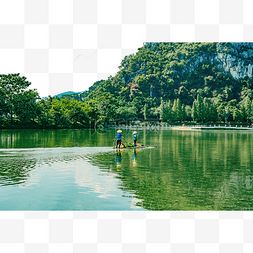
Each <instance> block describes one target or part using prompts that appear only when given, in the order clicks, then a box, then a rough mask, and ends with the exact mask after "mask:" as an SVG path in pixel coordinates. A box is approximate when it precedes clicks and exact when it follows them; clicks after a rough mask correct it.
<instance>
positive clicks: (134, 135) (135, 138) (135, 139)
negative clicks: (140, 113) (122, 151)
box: [133, 131, 137, 147]
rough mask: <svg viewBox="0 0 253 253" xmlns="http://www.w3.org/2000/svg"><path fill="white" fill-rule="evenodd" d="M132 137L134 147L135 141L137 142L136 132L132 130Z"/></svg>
mask: <svg viewBox="0 0 253 253" xmlns="http://www.w3.org/2000/svg"><path fill="white" fill-rule="evenodd" d="M133 139H134V147H136V142H137V132H136V131H134V132H133Z"/></svg>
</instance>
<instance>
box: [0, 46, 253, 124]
mask: <svg viewBox="0 0 253 253" xmlns="http://www.w3.org/2000/svg"><path fill="white" fill-rule="evenodd" d="M119 64H120V66H119V71H118V72H117V73H116V74H115V76H110V77H109V78H108V79H107V80H99V81H97V82H96V83H94V84H93V86H91V87H90V88H89V89H88V90H87V91H84V92H79V93H72V94H68V95H65V96H61V97H51V96H49V97H47V98H40V96H39V94H38V92H37V91H36V90H32V89H29V85H30V84H31V83H30V82H29V81H28V80H27V79H26V78H25V77H22V76H20V75H19V74H8V75H0V88H1V89H0V127H1V128H11V127H12V128H13V127H26V128H27V127H33V128H84V127H91V126H94V125H96V124H98V125H105V124H110V123H117V122H121V123H123V122H126V123H130V122H134V121H136V120H139V121H141V122H158V121H159V122H165V123H168V124H181V123H182V122H183V123H189V124H203V123H204V124H205V123H206V124H207V123H208V124H209V123H218V122H219V123H229V124H238V123H240V124H251V123H252V122H253V102H252V101H253V79H252V77H253V76H252V74H253V73H252V69H253V43H144V44H143V47H141V48H139V49H138V51H137V53H136V54H131V55H128V56H126V57H125V58H124V59H123V60H122V61H121V63H119ZM59 85H60V84H59Z"/></svg>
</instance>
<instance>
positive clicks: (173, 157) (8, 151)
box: [0, 130, 253, 210]
mask: <svg viewBox="0 0 253 253" xmlns="http://www.w3.org/2000/svg"><path fill="white" fill-rule="evenodd" d="M123 136H124V137H125V138H126V139H127V141H131V140H132V131H129V130H124V131H123ZM114 137H115V130H108V131H106V132H101V131H100V132H98V131H93V130H11V131H10V130H1V131H0V196H1V198H0V210H253V183H252V180H253V159H252V158H251V157H252V147H253V131H251V130H249V131H240V130H239V131H233V130H230V131H228V130H227V131H226V130H224V131H211V130H207V131H173V130H159V131H158V130H152V131H144V130H143V131H138V142H140V143H143V144H146V145H155V146H157V148H149V149H139V150H138V149H136V150H121V151H120V152H118V151H115V150H113V149H112V148H111V147H112V144H113V142H112V139H113V138H114Z"/></svg>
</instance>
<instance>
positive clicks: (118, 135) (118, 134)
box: [116, 130, 122, 148]
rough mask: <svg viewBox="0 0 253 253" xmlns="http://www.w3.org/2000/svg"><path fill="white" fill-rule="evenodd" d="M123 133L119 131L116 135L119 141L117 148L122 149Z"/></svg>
mask: <svg viewBox="0 0 253 253" xmlns="http://www.w3.org/2000/svg"><path fill="white" fill-rule="evenodd" d="M121 133H122V131H121V130H118V131H117V134H116V139H117V146H116V147H119V148H120V145H121V138H122V134H121Z"/></svg>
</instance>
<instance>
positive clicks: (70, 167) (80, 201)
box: [0, 147, 140, 210]
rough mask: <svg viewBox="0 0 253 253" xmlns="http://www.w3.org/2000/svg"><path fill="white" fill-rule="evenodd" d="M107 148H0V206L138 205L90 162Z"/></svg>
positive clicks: (89, 207) (73, 207) (112, 207)
mask: <svg viewBox="0 0 253 253" xmlns="http://www.w3.org/2000/svg"><path fill="white" fill-rule="evenodd" d="M112 151H113V150H112V149H111V148H99V147H98V148H86V147H84V148H45V149H41V148H39V149H1V150H0V156H1V158H2V159H1V169H0V186H2V187H0V194H1V199H0V210H139V209H140V208H139V207H137V206H136V205H135V203H137V202H138V200H136V199H135V197H134V195H133V194H131V193H125V192H122V191H121V190H119V189H118V184H120V182H119V179H117V178H116V177H115V174H114V173H111V172H108V171H104V170H101V169H100V168H98V167H96V166H92V165H91V163H90V161H91V160H92V157H93V156H94V155H95V154H101V155H103V154H104V153H107V152H109V153H111V152H112ZM13 186H17V187H15V188H13ZM123 195H124V196H123ZM35 196H37V198H36V197H35ZM35 199H36V200H35ZM10 200H11V201H10ZM34 200H35V202H34Z"/></svg>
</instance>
